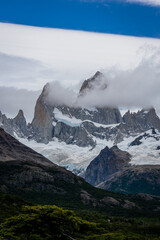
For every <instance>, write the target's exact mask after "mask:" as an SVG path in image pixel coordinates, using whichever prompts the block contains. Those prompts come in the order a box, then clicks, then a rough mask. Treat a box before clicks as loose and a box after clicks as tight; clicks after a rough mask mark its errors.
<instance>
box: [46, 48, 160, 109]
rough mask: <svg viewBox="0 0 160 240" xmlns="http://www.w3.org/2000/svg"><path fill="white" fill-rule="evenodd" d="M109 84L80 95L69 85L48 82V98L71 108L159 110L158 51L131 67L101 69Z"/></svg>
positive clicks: (159, 56)
mask: <svg viewBox="0 0 160 240" xmlns="http://www.w3.org/2000/svg"><path fill="white" fill-rule="evenodd" d="M103 74H104V79H103V81H105V82H106V84H107V85H108V87H107V88H106V89H104V90H100V89H98V88H97V87H96V88H95V90H91V91H88V92H87V94H85V95H84V96H82V97H77V92H76V91H74V90H73V89H71V88H64V87H63V86H62V85H60V84H59V83H57V82H56V83H54V82H53V83H52V84H50V89H49V92H48V99H47V100H48V101H49V102H50V103H51V104H53V105H54V104H57V105H58V104H59V105H63V104H66V105H68V106H72V107H78V106H80V107H106V106H110V107H113V106H115V107H124V108H135V107H136V108H149V107H152V106H154V107H155V108H156V109H157V110H158V111H159V110H160V52H156V53H155V54H154V55H152V56H150V57H148V58H147V59H144V60H142V61H141V63H140V64H139V65H138V66H137V67H136V68H134V69H132V70H127V71H122V70H118V69H116V68H112V69H106V70H103Z"/></svg>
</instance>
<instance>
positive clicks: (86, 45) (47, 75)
mask: <svg viewBox="0 0 160 240" xmlns="http://www.w3.org/2000/svg"><path fill="white" fill-rule="evenodd" d="M0 33H1V34H0V52H1V53H3V54H5V55H8V60H7V59H6V56H5V55H4V61H5V62H7V61H8V62H9V63H8V64H7V66H8V68H7V67H6V68H4V69H1V70H0V76H5V80H4V79H3V78H2V77H0V85H1V86H2V85H3V86H12V87H17V86H20V87H21V88H26V89H29V90H33V89H34V90H37V89H41V88H42V87H43V85H44V84H45V82H50V81H53V80H54V81H60V82H62V83H64V84H65V85H75V84H77V83H78V82H79V81H80V80H83V79H86V78H87V77H90V75H92V74H94V72H95V71H97V70H99V69H102V68H106V67H111V66H114V65H117V66H118V67H120V68H122V69H130V68H132V67H133V66H135V65H136V64H138V62H140V61H141V59H142V58H143V56H144V54H145V51H146V50H144V51H142V50H141V49H142V48H143V46H144V45H147V46H148V45H150V46H154V47H160V40H158V39H157V40H156V39H149V38H136V37H125V36H120V35H111V34H98V33H88V32H81V31H70V30H60V29H49V28H38V27H29V26H23V25H15V24H5V23H0ZM1 62H3V56H2V55H1ZM14 69H15V71H14ZM13 72H14V81H13V78H12V80H11V79H10V78H11V77H12V76H11V73H13ZM23 73H24V74H23ZM25 76H26V77H25ZM16 81H17V84H16Z"/></svg>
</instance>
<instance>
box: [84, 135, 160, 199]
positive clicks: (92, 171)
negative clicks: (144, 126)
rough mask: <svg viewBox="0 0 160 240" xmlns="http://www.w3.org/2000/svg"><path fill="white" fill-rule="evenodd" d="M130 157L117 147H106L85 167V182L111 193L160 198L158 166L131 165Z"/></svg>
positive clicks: (159, 169) (159, 167) (159, 168)
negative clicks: (145, 194) (146, 195)
mask: <svg viewBox="0 0 160 240" xmlns="http://www.w3.org/2000/svg"><path fill="white" fill-rule="evenodd" d="M145 136H146V135H145ZM142 137H143V136H142ZM149 137H150V136H149ZM141 139H142V138H141ZM137 141H138V140H137V139H136V140H135V141H134V144H135V143H136V142H137ZM138 143H139V142H138ZM132 144H133V143H132ZM130 157H131V156H130V154H129V153H128V152H125V151H121V150H120V149H119V148H118V147H117V146H114V147H112V148H110V149H109V148H108V147H106V148H105V149H103V150H102V151H101V152H100V154H99V155H98V156H97V157H96V158H95V159H93V161H91V163H90V164H89V166H88V167H87V169H86V173H85V180H86V181H87V182H89V183H90V184H92V185H93V186H97V187H100V188H102V189H105V190H109V191H113V192H121V193H127V194H128V193H132V194H135V193H136V194H139V193H148V194H153V195H158V196H160V188H159V186H160V165H139V166H135V165H131V164H130Z"/></svg>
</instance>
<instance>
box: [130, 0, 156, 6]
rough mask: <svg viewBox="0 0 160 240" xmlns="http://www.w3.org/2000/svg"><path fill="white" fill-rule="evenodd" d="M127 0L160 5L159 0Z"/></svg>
mask: <svg viewBox="0 0 160 240" xmlns="http://www.w3.org/2000/svg"><path fill="white" fill-rule="evenodd" d="M126 1H127V2H131V3H141V4H145V5H151V6H160V1H159V0H126Z"/></svg>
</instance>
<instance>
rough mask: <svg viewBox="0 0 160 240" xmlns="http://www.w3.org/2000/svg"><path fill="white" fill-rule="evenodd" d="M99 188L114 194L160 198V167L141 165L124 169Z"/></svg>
mask: <svg viewBox="0 0 160 240" xmlns="http://www.w3.org/2000/svg"><path fill="white" fill-rule="evenodd" d="M99 187H100V188H102V189H106V190H109V191H114V192H121V193H132V194H133V193H134V194H135V193H145V194H146V193H147V194H153V195H158V196H160V165H155V166H154V165H143V166H142V165H141V166H133V167H130V168H127V169H124V170H122V171H120V172H117V173H115V174H113V175H112V177H110V178H109V179H107V180H106V181H105V182H104V183H102V184H100V185H99Z"/></svg>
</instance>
